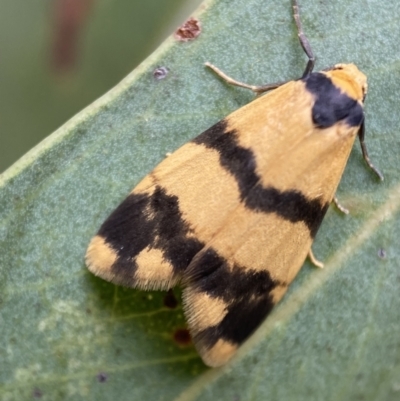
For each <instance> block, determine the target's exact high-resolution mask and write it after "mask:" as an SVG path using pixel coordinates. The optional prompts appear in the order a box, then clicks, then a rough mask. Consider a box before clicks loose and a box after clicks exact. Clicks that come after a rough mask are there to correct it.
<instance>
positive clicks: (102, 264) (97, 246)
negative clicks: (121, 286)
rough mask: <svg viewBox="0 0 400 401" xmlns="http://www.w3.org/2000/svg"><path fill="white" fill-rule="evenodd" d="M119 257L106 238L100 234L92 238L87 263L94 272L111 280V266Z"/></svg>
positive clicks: (87, 253)
mask: <svg viewBox="0 0 400 401" xmlns="http://www.w3.org/2000/svg"><path fill="white" fill-rule="evenodd" d="M117 259H118V255H117V254H116V252H115V251H114V250H113V249H112V248H111V247H110V246H109V245H108V244H107V243H106V241H105V240H104V238H102V237H100V236H98V235H96V236H95V237H93V238H92V240H91V241H90V244H89V246H88V250H87V252H86V265H87V267H88V268H89V270H90V271H91V272H92V273H94V274H95V275H96V276H100V277H102V278H105V279H106V280H110V279H111V278H112V275H111V271H110V270H111V266H112V265H113V264H114V263H115V262H116V260H117Z"/></svg>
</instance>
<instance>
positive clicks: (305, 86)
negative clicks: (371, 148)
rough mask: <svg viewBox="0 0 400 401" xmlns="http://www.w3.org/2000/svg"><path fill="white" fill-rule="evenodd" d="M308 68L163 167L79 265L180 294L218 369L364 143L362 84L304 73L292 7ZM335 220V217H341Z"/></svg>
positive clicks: (298, 254)
mask: <svg viewBox="0 0 400 401" xmlns="http://www.w3.org/2000/svg"><path fill="white" fill-rule="evenodd" d="M293 10H294V20H295V23H296V26H297V30H298V37H299V41H300V44H301V46H302V48H303V49H304V51H305V53H306V55H307V57H308V62H307V66H306V69H305V71H304V73H303V75H302V77H301V78H300V79H298V80H295V81H287V82H280V83H276V84H269V85H264V86H251V85H247V84H244V83H241V82H238V81H235V80H233V79H232V78H230V77H228V76H227V75H225V74H224V73H223V72H222V71H220V70H219V69H218V68H217V67H215V66H213V65H212V64H209V63H207V65H208V66H209V67H210V68H212V69H213V70H214V71H215V72H216V73H217V74H218V75H219V76H220V77H221V78H223V79H225V80H226V81H227V82H228V83H230V84H233V85H236V86H240V87H244V88H248V89H250V90H252V91H253V92H255V93H257V94H262V93H264V92H267V93H266V94H265V95H263V96H260V97H258V98H256V99H255V100H254V101H252V102H251V103H249V104H247V105H246V106H244V107H242V108H240V109H239V110H237V111H235V112H233V113H232V114H230V115H229V116H227V117H226V118H224V119H223V120H221V121H220V122H218V123H217V124H215V125H214V126H212V127H211V128H209V129H208V130H207V131H205V132H203V133H202V134H200V135H199V136H197V137H196V138H194V139H193V140H192V141H190V142H189V143H187V144H185V145H184V146H182V147H181V148H180V149H178V150H177V151H175V152H174V153H173V154H172V155H170V156H169V157H167V158H165V160H163V161H162V162H161V163H160V164H159V165H158V166H157V167H156V168H155V169H154V170H153V171H152V172H151V173H149V174H148V175H147V176H146V177H144V178H143V180H142V181H141V182H140V183H139V184H138V185H137V186H136V187H135V188H134V189H133V191H132V192H131V193H130V194H129V195H128V197H127V198H126V199H125V200H124V201H123V202H122V203H121V204H120V205H119V206H118V207H117V209H116V210H115V211H114V212H113V213H112V214H111V215H110V217H109V218H108V219H107V220H106V221H105V222H104V224H103V225H102V226H101V228H100V230H99V232H98V233H97V235H96V236H95V237H94V238H93V239H92V240H91V242H90V244H89V247H88V250H87V254H86V263H87V266H88V268H89V270H90V271H91V272H93V273H94V274H95V275H97V276H100V277H102V278H103V279H105V280H108V281H111V282H113V283H115V284H119V285H123V286H127V287H134V288H140V289H144V290H149V289H158V290H167V289H170V288H171V287H173V286H175V285H177V284H179V283H180V284H182V285H183V287H184V291H183V306H184V312H185V315H186V318H187V321H188V325H189V329H190V332H191V336H192V339H193V341H194V344H195V346H196V348H197V350H198V352H199V353H200V355H201V357H202V359H203V361H204V362H205V363H206V364H207V365H209V366H220V365H222V364H224V363H226V362H227V361H228V360H229V359H230V358H231V357H232V356H233V355H234V354H235V352H236V350H237V349H238V347H239V346H240V345H241V344H242V343H243V342H244V341H245V340H246V339H247V338H248V337H249V336H250V335H251V334H252V333H253V332H254V330H255V329H256V328H257V327H258V326H259V325H260V324H261V323H262V322H263V320H264V319H265V318H266V316H267V315H268V314H269V313H270V311H271V309H272V308H273V306H274V305H275V304H276V303H277V302H278V301H279V300H280V299H281V298H282V296H283V295H284V294H285V292H286V290H287V288H288V285H289V284H290V283H291V282H292V280H293V279H294V277H295V276H296V274H297V273H298V271H299V270H300V268H301V266H302V264H303V263H304V260H305V259H306V257H307V255H309V256H310V257H311V260H312V261H314V263H315V264H317V265H320V263H319V262H318V261H317V260H316V259H315V258H314V256H313V254H312V251H311V245H312V242H313V240H314V238H315V235H316V234H317V231H318V228H319V227H320V224H321V222H322V219H323V217H324V215H325V213H326V211H327V209H328V207H329V205H330V203H331V202H332V201H335V191H336V188H337V186H338V184H339V181H340V178H341V176H342V173H343V170H344V168H345V165H346V162H347V159H348V157H349V153H350V151H351V149H352V146H353V143H354V140H355V138H356V136H358V138H359V140H360V144H361V149H362V153H363V157H364V159H365V161H366V162H367V164H368V165H369V167H370V168H371V169H372V170H373V171H374V172H375V173H376V174H377V175H378V177H379V178H380V179H383V176H382V174H381V173H380V172H379V171H378V170H377V169H376V168H375V167H374V166H373V164H372V163H371V161H370V159H369V157H368V153H367V149H366V146H365V143H364V131H365V130H364V110H363V103H364V99H365V96H366V93H367V78H366V76H365V75H364V74H363V73H362V72H361V71H360V70H359V69H358V68H357V67H356V66H355V65H353V64H337V65H335V66H334V67H332V68H329V69H327V70H324V71H321V72H313V68H314V62H315V57H314V54H313V52H312V49H311V46H310V44H309V41H308V39H307V37H306V36H305V34H304V32H303V29H302V26H301V21H300V16H299V7H298V3H297V0H293ZM343 210H344V209H343Z"/></svg>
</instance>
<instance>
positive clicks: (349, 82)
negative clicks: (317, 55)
mask: <svg viewBox="0 0 400 401" xmlns="http://www.w3.org/2000/svg"><path fill="white" fill-rule="evenodd" d="M323 73H324V74H325V75H326V76H328V77H329V78H330V79H331V80H332V82H333V83H334V85H335V86H337V87H338V88H340V89H341V90H342V91H343V92H344V93H346V94H347V95H348V96H350V97H351V98H353V99H355V100H358V101H359V102H362V100H363V97H364V95H365V94H366V93H367V77H366V76H365V75H364V74H363V73H362V72H361V71H360V70H359V69H358V68H357V67H356V66H355V65H354V64H336V65H335V69H333V70H330V71H323Z"/></svg>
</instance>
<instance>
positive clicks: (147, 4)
mask: <svg viewBox="0 0 400 401" xmlns="http://www.w3.org/2000/svg"><path fill="white" fill-rule="evenodd" d="M200 3H201V0H146V1H144V0H40V1H26V0H0V173H1V172H3V171H4V170H5V169H6V168H8V167H9V166H10V165H11V164H12V163H14V162H15V161H16V160H17V159H18V158H20V157H21V156H22V155H23V154H24V153H26V152H27V151H28V150H29V149H30V148H32V147H33V146H34V145H36V144H37V143H38V142H40V140H41V139H43V138H44V137H46V136H47V135H49V134H51V133H52V132H53V131H54V130H56V129H57V128H58V127H59V126H61V125H62V124H63V123H64V122H65V121H67V120H68V119H69V118H70V117H72V116H73V115H74V114H76V113H77V112H79V111H80V110H81V109H82V108H84V107H85V106H87V105H88V104H90V103H91V102H92V101H94V100H95V99H96V98H98V97H99V96H101V95H102V94H103V93H105V92H106V91H108V90H109V89H111V88H112V87H113V86H114V85H116V84H117V83H118V82H119V81H120V80H121V79H123V78H124V77H125V76H126V75H127V74H128V73H129V72H130V71H132V70H133V69H134V68H135V66H136V65H138V64H139V63H140V62H141V61H142V60H143V59H144V58H146V56H148V55H149V54H150V53H151V52H152V51H153V50H154V49H155V48H157V47H158V45H159V44H160V43H161V42H162V41H163V40H164V38H166V37H167V36H168V35H169V34H171V33H172V32H173V31H174V30H175V29H176V28H177V27H178V26H179V25H180V24H181V23H182V22H184V21H185V19H186V18H187V17H188V16H189V15H190V14H191V13H192V12H193V11H194V10H195V9H196V8H197V6H198V5H199V4H200Z"/></svg>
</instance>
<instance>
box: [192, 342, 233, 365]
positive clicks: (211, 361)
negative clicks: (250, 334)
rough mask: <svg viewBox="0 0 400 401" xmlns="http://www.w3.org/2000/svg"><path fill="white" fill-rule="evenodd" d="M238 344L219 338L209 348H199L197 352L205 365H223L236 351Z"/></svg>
mask: <svg viewBox="0 0 400 401" xmlns="http://www.w3.org/2000/svg"><path fill="white" fill-rule="evenodd" d="M237 349H238V346H237V345H236V344H233V343H231V342H229V341H225V340H222V339H219V340H218V341H217V342H216V344H215V345H214V346H213V347H212V348H210V349H201V350H200V351H199V352H200V354H201V357H202V358H203V361H204V363H205V364H206V365H208V366H211V367H213V368H215V367H218V366H221V365H224V364H225V363H226V362H228V361H229V359H231V358H232V356H233V355H234V354H235V352H236V351H237Z"/></svg>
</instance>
